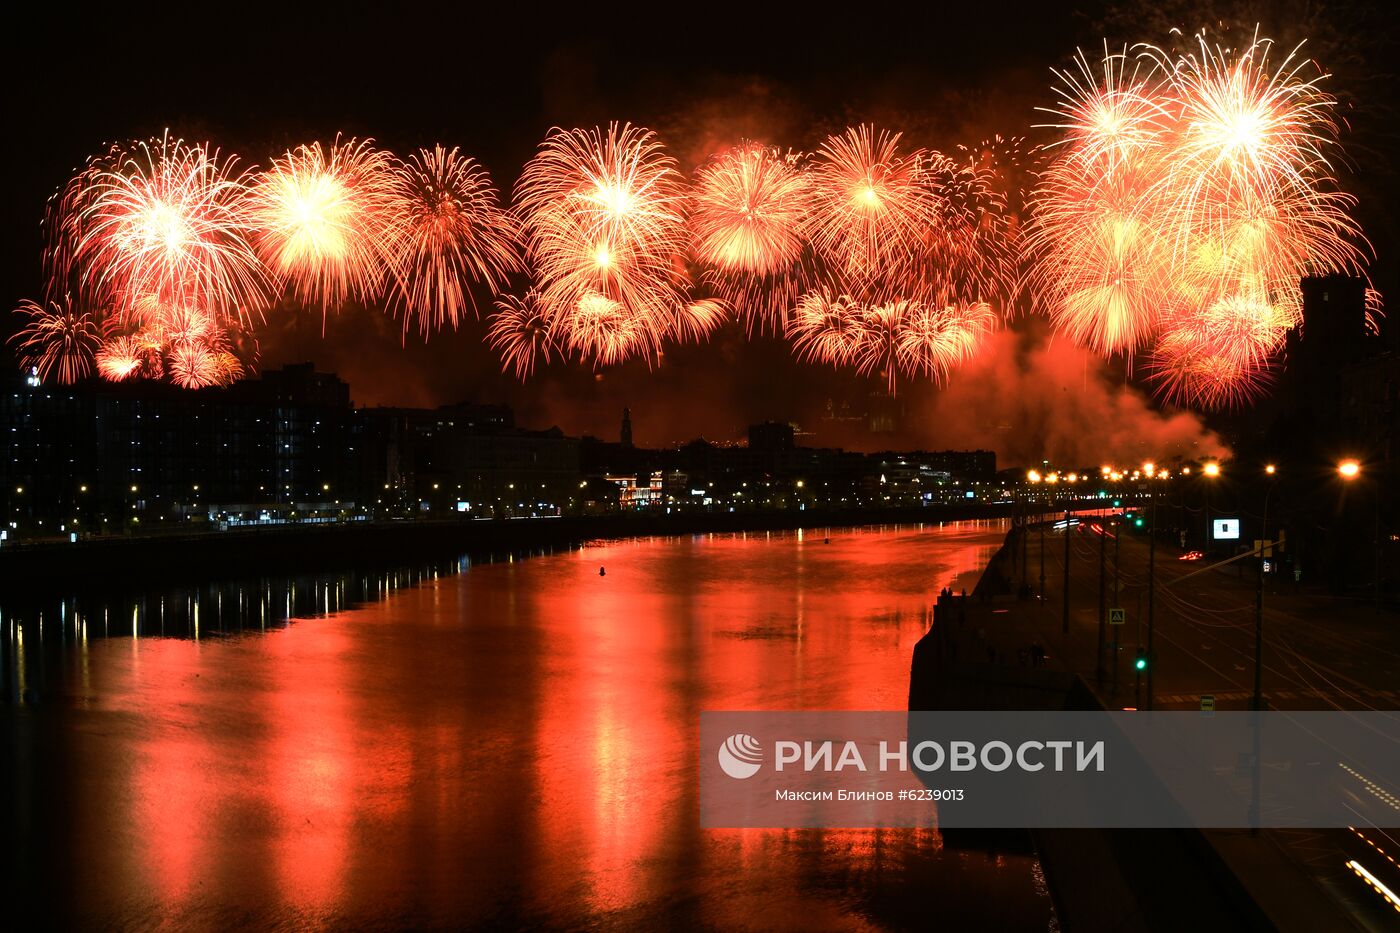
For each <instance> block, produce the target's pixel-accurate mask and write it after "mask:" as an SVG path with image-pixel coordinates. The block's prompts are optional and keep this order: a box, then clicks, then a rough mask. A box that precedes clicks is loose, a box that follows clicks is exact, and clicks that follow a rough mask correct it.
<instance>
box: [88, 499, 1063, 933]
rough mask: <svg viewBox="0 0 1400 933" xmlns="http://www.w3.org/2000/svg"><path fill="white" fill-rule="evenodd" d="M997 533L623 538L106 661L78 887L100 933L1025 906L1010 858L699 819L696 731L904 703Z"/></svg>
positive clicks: (816, 916) (1023, 881) (816, 918)
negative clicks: (92, 847) (936, 634)
mask: <svg viewBox="0 0 1400 933" xmlns="http://www.w3.org/2000/svg"><path fill="white" fill-rule="evenodd" d="M1000 534H1001V531H1000V530H999V529H997V528H994V527H988V526H986V525H975V524H967V525H963V526H957V527H948V528H944V529H941V530H939V529H935V528H928V529H924V530H922V531H920V530H914V529H908V528H906V529H903V530H900V531H898V532H880V531H851V532H839V533H834V534H832V535H830V543H829V544H827V543H824V538H825V537H826V536H825V535H823V534H820V533H818V534H812V533H807V534H803V535H801V536H795V535H777V534H774V535H764V534H758V535H752V534H751V535H746V536H704V537H696V538H687V539H650V540H642V541H629V542H618V543H610V544H606V545H600V546H595V547H589V548H586V549H583V550H581V551H576V552H570V553H565V554H559V555H555V556H552V557H547V558H539V559H533V560H527V561H517V562H513V563H503V564H495V565H487V566H478V567H474V568H472V569H471V570H470V571H469V572H468V573H466V574H463V575H460V576H457V577H448V578H444V579H442V580H437V581H434V582H431V583H428V584H424V585H423V586H421V587H419V588H417V589H415V590H410V591H404V592H400V593H398V594H395V595H394V596H392V597H391V598H389V599H387V600H386V601H384V602H382V603H378V604H372V605H367V606H364V607H361V608H359V609H355V610H352V611H348V612H344V613H340V614H338V615H336V616H333V617H330V618H318V619H310V620H305V621H302V622H299V623H297V624H295V625H293V626H290V627H288V628H287V629H285V630H279V631H275V632H270V633H268V634H266V635H254V636H250V637H242V638H231V639H225V640H214V641H208V640H206V641H205V642H202V643H193V642H187V641H161V642H153V641H143V642H141V644H140V645H139V648H136V649H134V650H133V649H131V648H128V647H126V646H123V645H121V644H119V643H117V642H109V643H105V644H103V645H101V646H100V647H99V649H98V650H96V651H95V652H93V654H94V657H93V659H92V660H91V661H90V667H91V668H92V680H91V683H92V688H91V689H92V690H93V692H94V693H95V694H96V695H97V696H98V697H99V699H100V700H101V704H99V705H105V708H106V709H108V710H113V709H115V710H120V712H121V714H122V716H123V717H124V718H123V720H122V725H121V727H120V729H118V730H117V732H116V734H115V735H114V736H113V737H112V738H111V739H110V740H109V742H108V743H107V744H104V745H101V746H98V745H93V744H88V743H86V742H84V741H77V742H76V743H75V747H76V749H77V752H76V754H77V757H79V758H81V759H82V762H81V763H82V764H83V766H84V767H86V768H90V769H92V773H94V774H95V775H97V777H96V778H95V781H96V783H97V784H98V785H99V787H98V788H97V794H98V796H99V797H100V798H101V799H104V800H111V801H112V803H111V806H109V807H106V808H92V809H90V810H88V811H84V813H83V815H82V817H81V819H80V821H81V823H82V825H81V826H80V827H79V829H80V832H82V833H83V834H85V835H87V834H90V835H92V836H94V837H103V838H107V839H111V840H113V843H112V845H111V847H110V848H111V849H112V851H111V853H110V854H109V855H105V856H102V857H101V858H95V859H94V861H95V862H98V861H100V862H101V863H102V864H103V865H104V866H108V865H110V864H111V863H112V862H117V863H121V864H124V865H125V866H126V868H125V870H124V871H123V872H117V873H110V874H108V873H103V872H91V873H90V874H88V875H87V876H88V877H91V878H93V881H92V890H91V891H89V892H87V893H86V894H85V895H84V896H88V897H91V899H92V901H93V902H94V903H95V904H98V905H104V904H106V905H110V904H111V903H113V902H116V903H120V904H124V905H127V906H126V907H122V908H111V907H110V906H98V907H96V908H95V909H96V910H98V911H99V912H102V911H107V912H106V913H100V914H99V919H102V920H106V921H112V924H113V925H121V924H122V923H124V922H125V923H130V922H136V923H137V924H138V925H139V924H140V922H141V919H140V918H143V917H145V918H149V917H150V916H151V915H152V913H153V912H154V914H155V915H157V916H161V917H165V918H171V917H174V918H178V920H179V921H180V922H183V923H188V924H194V925H207V924H210V923H215V924H217V923H218V922H219V921H220V920H221V919H227V917H228V916H238V917H240V918H244V919H245V920H254V921H258V922H272V923H281V924H285V923H292V924H294V925H295V924H301V923H307V922H310V923H336V922H345V921H347V920H348V921H355V920H366V921H368V922H372V923H375V924H382V925H387V926H402V925H425V926H439V925H447V926H459V925H490V924H505V925H510V926H522V925H523V926H529V925H542V924H545V925H556V926H571V927H576V926H584V925H589V924H592V923H596V922H600V921H601V922H606V921H617V922H622V923H626V924H629V925H638V926H697V925H699V926H709V925H713V926H720V927H730V926H746V927H768V926H794V925H796V926H801V927H806V928H813V927H827V926H834V927H851V926H866V925H869V924H871V923H874V924H875V925H879V924H880V923H881V922H883V921H882V920H881V919H880V918H881V916H883V915H884V914H889V915H890V916H892V917H894V918H896V920H895V921H892V922H903V920H899V919H898V918H904V919H905V920H907V919H908V918H909V917H915V916H923V915H924V913H923V912H924V911H926V910H927V904H928V898H929V897H930V896H931V895H933V894H936V895H937V896H938V898H939V899H940V903H941V905H942V909H943V910H944V911H945V912H951V913H947V914H946V915H947V916H953V917H956V916H957V915H958V914H957V905H958V904H961V903H964V902H966V903H968V904H971V903H974V902H975V904H976V907H977V909H978V910H981V911H988V910H990V911H991V913H989V914H988V916H995V915H996V913H997V911H999V910H1000V911H1011V912H1012V913H1011V914H1008V916H1009V917H1011V918H1012V919H1016V918H1022V919H1023V918H1024V917H1025V916H1038V915H1043V914H1045V913H1046V912H1048V902H1046V903H1045V904H1040V903H1039V901H1037V900H1036V897H1035V896H1034V893H1033V892H1031V891H1030V881H1029V878H1030V863H1029V862H1028V860H1026V859H1011V860H1009V861H1007V862H1004V863H1000V864H999V863H997V862H996V861H994V860H988V859H985V858H983V857H980V856H978V857H973V856H968V855H966V854H964V853H949V852H947V851H946V850H944V849H943V847H942V839H941V837H940V836H939V834H938V833H937V832H936V831H933V830H913V831H897V830H885V831H873V830H872V831H864V830H834V831H815V830H812V831H781V830H779V831H770V830H745V831H702V830H700V828H699V826H698V813H699V803H698V766H699V755H700V750H699V749H698V747H697V741H698V733H699V716H700V713H701V711H703V710H709V709H714V710H719V709H902V708H904V706H905V703H906V698H907V691H908V672H909V662H910V657H911V652H912V650H913V645H914V642H915V641H917V640H918V638H919V637H921V636H922V635H923V633H924V631H925V630H926V627H927V618H928V610H929V606H930V605H931V603H932V602H933V601H934V599H935V597H936V594H937V592H938V590H940V589H941V588H942V587H944V586H949V585H957V586H959V587H961V586H962V585H963V580H962V577H963V576H964V575H965V574H967V573H970V572H975V571H977V570H979V569H980V567H981V566H982V565H983V563H985V560H986V559H987V557H988V556H989V555H990V553H991V551H992V550H993V549H994V548H995V546H996V545H997V544H998V543H999V539H1000ZM600 565H602V566H605V567H606V568H607V574H606V576H600V575H599V574H598V568H599V566H600ZM122 762H126V763H127V765H126V770H125V771H124V772H122V768H121V766H120V763H122ZM114 763H115V764H114ZM104 769H105V770H104ZM108 773H110V774H113V775H115V774H117V773H124V774H125V777H124V780H126V781H127V782H128V786H129V787H130V789H131V793H130V794H129V795H126V796H124V795H122V794H120V793H117V794H109V793H107V792H106V790H105V788H104V787H103V786H102V785H105V784H107V783H110V779H109V778H108V777H107V775H108ZM988 905H991V906H990V907H989V906H988ZM235 908H236V910H238V911H242V913H237V912H235V913H233V914H227V913H222V912H223V911H229V910H235ZM882 912H883V913H882Z"/></svg>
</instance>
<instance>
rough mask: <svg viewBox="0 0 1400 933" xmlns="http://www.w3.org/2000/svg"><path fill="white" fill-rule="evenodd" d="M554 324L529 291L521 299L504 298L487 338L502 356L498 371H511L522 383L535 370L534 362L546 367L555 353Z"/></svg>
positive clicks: (535, 294) (492, 321)
mask: <svg viewBox="0 0 1400 933" xmlns="http://www.w3.org/2000/svg"><path fill="white" fill-rule="evenodd" d="M554 330H555V328H554V322H553V320H552V319H551V318H550V317H549V315H548V314H547V313H546V312H545V310H544V309H543V308H542V307H541V305H540V300H539V293H538V292H536V291H534V290H531V291H530V292H528V293H527V294H526V295H525V297H524V298H516V297H515V296H513V295H506V296H505V297H503V298H501V299H500V300H499V301H497V302H496V313H495V314H492V315H491V326H490V328H489V330H488V331H487V339H488V340H489V341H490V343H491V349H493V350H495V351H496V352H497V353H499V354H500V355H501V369H502V370H506V369H514V370H515V375H516V377H517V378H519V379H520V380H522V381H524V380H525V379H527V378H529V376H530V374H531V373H533V372H534V371H535V363H536V362H537V361H543V362H544V363H545V364H546V365H547V364H548V363H549V360H550V353H551V352H554V351H557V350H558V348H559V346H558V340H557V338H556V335H555V333H554Z"/></svg>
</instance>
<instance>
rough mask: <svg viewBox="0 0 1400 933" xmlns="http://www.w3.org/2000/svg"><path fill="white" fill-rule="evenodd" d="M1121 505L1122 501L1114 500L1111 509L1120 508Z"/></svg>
mask: <svg viewBox="0 0 1400 933" xmlns="http://www.w3.org/2000/svg"><path fill="white" fill-rule="evenodd" d="M1122 504H1123V500H1122V499H1114V500H1113V507H1114V508H1117V507H1118V506H1120V505H1122Z"/></svg>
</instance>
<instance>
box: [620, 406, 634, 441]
mask: <svg viewBox="0 0 1400 933" xmlns="http://www.w3.org/2000/svg"><path fill="white" fill-rule="evenodd" d="M621 441H622V446H623V447H631V446H632V409H630V408H624V409H622V437H621Z"/></svg>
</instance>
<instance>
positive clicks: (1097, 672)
mask: <svg viewBox="0 0 1400 933" xmlns="http://www.w3.org/2000/svg"><path fill="white" fill-rule="evenodd" d="M1107 556H1108V523H1107V522H1102V521H1101V522H1099V650H1098V662H1097V663H1096V664H1095V665H1094V678H1095V680H1096V682H1097V683H1098V685H1099V687H1103V674H1104V670H1103V649H1104V644H1105V643H1106V642H1107V641H1108V632H1107V631H1106V629H1107V627H1108V619H1107V618H1106V613H1107V611H1108V609H1107V603H1106V602H1105V594H1104V586H1105V584H1106V583H1107V582H1108V579H1107V576H1106V568H1105V564H1104V561H1105V559H1106V557H1107Z"/></svg>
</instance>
